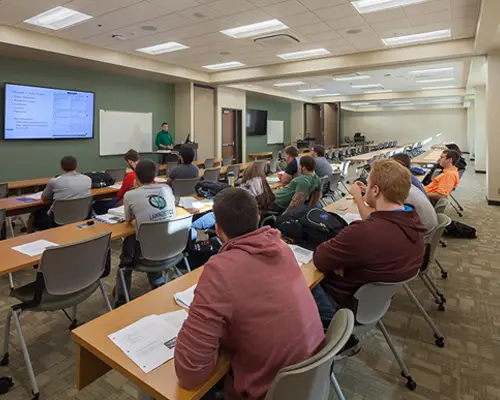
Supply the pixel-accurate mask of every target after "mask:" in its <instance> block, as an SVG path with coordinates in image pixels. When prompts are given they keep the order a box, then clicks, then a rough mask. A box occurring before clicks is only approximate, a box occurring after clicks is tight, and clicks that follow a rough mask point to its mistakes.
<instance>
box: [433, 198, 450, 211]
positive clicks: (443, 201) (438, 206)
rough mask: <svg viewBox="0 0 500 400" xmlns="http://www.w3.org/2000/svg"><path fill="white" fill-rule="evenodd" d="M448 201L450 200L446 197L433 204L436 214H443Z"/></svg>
mask: <svg viewBox="0 0 500 400" xmlns="http://www.w3.org/2000/svg"><path fill="white" fill-rule="evenodd" d="M449 202H450V200H448V198H447V197H445V198H441V199H439V200H438V201H437V202H436V204H435V205H434V210H436V214H444V211H445V210H446V207H448V203H449Z"/></svg>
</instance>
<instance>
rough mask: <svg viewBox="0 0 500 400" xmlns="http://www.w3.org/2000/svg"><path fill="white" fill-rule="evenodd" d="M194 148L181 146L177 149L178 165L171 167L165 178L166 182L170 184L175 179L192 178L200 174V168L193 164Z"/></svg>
mask: <svg viewBox="0 0 500 400" xmlns="http://www.w3.org/2000/svg"><path fill="white" fill-rule="evenodd" d="M193 159H194V150H193V149H192V148H191V147H181V149H180V150H179V165H177V166H176V167H175V168H173V169H172V170H171V171H170V172H169V174H168V178H167V183H168V184H169V185H170V186H172V183H173V182H174V181H175V180H176V179H193V178H198V177H199V176H200V170H199V169H198V167H197V166H196V165H194V164H193Z"/></svg>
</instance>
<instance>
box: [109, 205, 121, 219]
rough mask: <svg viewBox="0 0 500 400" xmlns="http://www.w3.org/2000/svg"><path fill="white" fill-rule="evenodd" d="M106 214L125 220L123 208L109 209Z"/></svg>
mask: <svg viewBox="0 0 500 400" xmlns="http://www.w3.org/2000/svg"><path fill="white" fill-rule="evenodd" d="M108 214H111V215H116V216H117V217H121V218H125V207H124V206H120V207H116V208H110V209H109V210H108Z"/></svg>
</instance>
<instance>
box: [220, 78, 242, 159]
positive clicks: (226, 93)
mask: <svg viewBox="0 0 500 400" xmlns="http://www.w3.org/2000/svg"><path fill="white" fill-rule="evenodd" d="M223 108H230V109H233V110H241V114H242V118H241V136H242V139H243V140H242V145H241V147H242V149H241V151H242V159H243V160H246V159H247V148H246V147H247V146H246V140H245V138H246V137H247V128H246V123H245V121H246V109H247V105H246V93H245V92H244V91H242V90H235V89H228V88H222V87H220V88H217V90H216V107H215V138H216V140H215V156H216V157H221V154H222V109H223Z"/></svg>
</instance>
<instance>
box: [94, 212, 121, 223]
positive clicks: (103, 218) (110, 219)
mask: <svg viewBox="0 0 500 400" xmlns="http://www.w3.org/2000/svg"><path fill="white" fill-rule="evenodd" d="M94 219H95V220H96V221H99V222H104V223H105V224H119V223H120V222H123V220H124V218H123V217H120V216H118V215H113V214H102V215H96V216H95V217H94Z"/></svg>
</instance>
